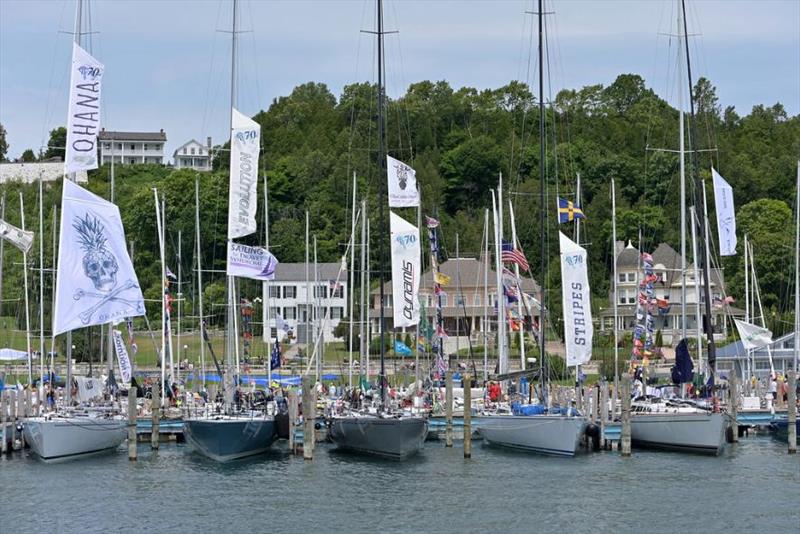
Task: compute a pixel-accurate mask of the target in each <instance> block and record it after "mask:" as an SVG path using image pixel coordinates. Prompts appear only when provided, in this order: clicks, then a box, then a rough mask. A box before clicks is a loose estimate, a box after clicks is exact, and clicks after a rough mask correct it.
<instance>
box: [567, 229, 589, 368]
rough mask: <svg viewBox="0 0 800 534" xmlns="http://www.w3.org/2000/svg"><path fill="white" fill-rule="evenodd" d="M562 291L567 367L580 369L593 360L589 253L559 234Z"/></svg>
mask: <svg viewBox="0 0 800 534" xmlns="http://www.w3.org/2000/svg"><path fill="white" fill-rule="evenodd" d="M559 242H560V244H561V291H562V298H563V305H564V339H565V340H566V349H567V365H568V366H572V365H580V364H583V363H586V362H588V361H589V359H590V358H591V357H592V336H593V335H594V327H593V326H592V310H591V307H590V303H589V273H588V270H587V266H588V264H587V259H586V249H584V248H583V247H581V246H579V245H578V244H577V243H575V242H574V241H572V240H571V239H570V238H568V237H567V236H565V235H564V234H562V233H561V232H559Z"/></svg>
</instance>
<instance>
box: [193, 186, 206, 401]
mask: <svg viewBox="0 0 800 534" xmlns="http://www.w3.org/2000/svg"><path fill="white" fill-rule="evenodd" d="M194 230H195V240H196V241H197V306H198V311H199V316H200V319H199V320H200V373H201V374H202V375H203V378H202V381H203V389H205V388H206V347H205V342H204V339H203V338H204V337H205V336H204V332H205V329H206V325H205V322H204V321H205V319H204V317H203V270H202V262H201V259H200V255H201V253H202V247H201V246H200V178H199V177H195V179H194Z"/></svg>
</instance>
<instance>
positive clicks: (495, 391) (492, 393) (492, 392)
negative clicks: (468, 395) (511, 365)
mask: <svg viewBox="0 0 800 534" xmlns="http://www.w3.org/2000/svg"><path fill="white" fill-rule="evenodd" d="M502 393H503V391H502V389H501V388H500V384H498V383H497V382H490V383H489V400H490V401H492V402H498V401H499V400H500V395H502Z"/></svg>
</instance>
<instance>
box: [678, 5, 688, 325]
mask: <svg viewBox="0 0 800 534" xmlns="http://www.w3.org/2000/svg"><path fill="white" fill-rule="evenodd" d="M677 16H678V24H677V26H678V73H677V75H678V131H679V135H680V139H679V140H678V145H679V149H678V154H679V157H680V169H681V199H680V202H681V339H686V146H685V137H686V134H685V132H684V118H683V117H684V114H683V97H684V95H683V89H682V88H681V86H682V85H683V49H682V47H681V44H683V43H682V39H685V38H686V36H685V35H683V33H681V15H680V10H678V15H677Z"/></svg>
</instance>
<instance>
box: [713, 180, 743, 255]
mask: <svg viewBox="0 0 800 534" xmlns="http://www.w3.org/2000/svg"><path fill="white" fill-rule="evenodd" d="M711 174H712V176H713V177H714V203H715V204H716V206H717V232H719V254H720V256H733V255H734V254H736V215H735V214H734V207H733V188H731V186H730V185H729V184H728V182H726V181H725V179H724V178H723V177H722V176H720V175H719V173H718V172H717V171H716V170H715V169H714V168H713V167H712V168H711ZM745 253H746V252H745Z"/></svg>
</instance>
